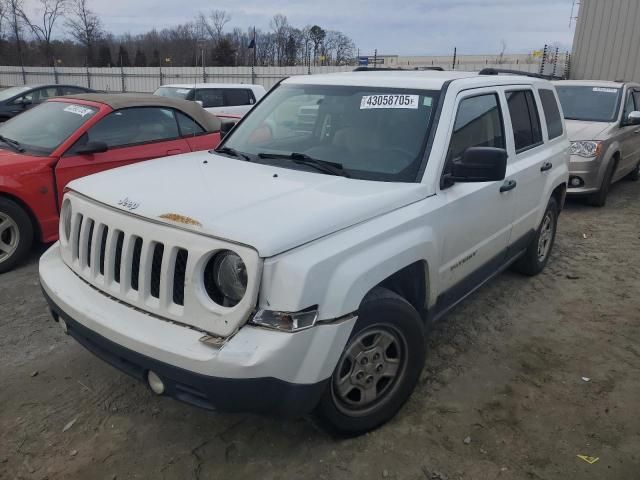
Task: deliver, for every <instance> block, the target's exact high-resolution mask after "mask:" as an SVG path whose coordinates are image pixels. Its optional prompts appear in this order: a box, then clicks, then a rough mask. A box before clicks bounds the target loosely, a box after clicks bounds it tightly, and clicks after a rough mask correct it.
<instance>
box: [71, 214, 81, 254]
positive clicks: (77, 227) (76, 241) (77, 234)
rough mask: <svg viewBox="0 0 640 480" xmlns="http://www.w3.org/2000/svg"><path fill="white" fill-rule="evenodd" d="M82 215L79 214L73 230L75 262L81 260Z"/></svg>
mask: <svg viewBox="0 0 640 480" xmlns="http://www.w3.org/2000/svg"><path fill="white" fill-rule="evenodd" d="M83 218H84V217H83V215H82V214H80V213H79V214H78V215H76V217H75V222H74V225H73V227H72V230H71V238H72V239H73V241H72V242H73V244H72V257H73V259H74V260H79V259H80V234H81V232H82V219H83Z"/></svg>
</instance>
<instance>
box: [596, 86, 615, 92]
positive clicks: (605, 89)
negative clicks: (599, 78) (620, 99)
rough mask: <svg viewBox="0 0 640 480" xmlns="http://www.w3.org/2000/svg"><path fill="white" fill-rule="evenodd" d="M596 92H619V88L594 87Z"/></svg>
mask: <svg viewBox="0 0 640 480" xmlns="http://www.w3.org/2000/svg"><path fill="white" fill-rule="evenodd" d="M593 91H594V92H602V93H618V89H617V88H603V87H593Z"/></svg>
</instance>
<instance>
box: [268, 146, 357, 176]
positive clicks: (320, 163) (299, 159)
mask: <svg viewBox="0 0 640 480" xmlns="http://www.w3.org/2000/svg"><path fill="white" fill-rule="evenodd" d="M258 157H260V158H274V159H280V158H282V159H286V160H291V161H292V162H294V163H297V164H299V165H308V166H310V167H313V168H315V169H316V170H319V171H321V172H323V173H328V174H329V175H336V176H340V177H347V178H350V175H349V174H348V173H347V172H346V170H345V169H344V167H343V166H342V164H341V163H335V162H328V161H326V160H319V159H317V158H313V157H310V156H309V155H307V154H306V153H297V152H293V153H290V154H288V155H286V154H282V153H259V154H258Z"/></svg>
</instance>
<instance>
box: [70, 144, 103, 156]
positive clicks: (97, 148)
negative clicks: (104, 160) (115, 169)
mask: <svg viewBox="0 0 640 480" xmlns="http://www.w3.org/2000/svg"><path fill="white" fill-rule="evenodd" d="M107 150H109V147H108V146H107V144H106V143H104V142H87V143H85V144H84V145H82V146H81V147H78V148H76V150H75V153H76V154H77V155H89V154H91V153H104V152H106V151H107Z"/></svg>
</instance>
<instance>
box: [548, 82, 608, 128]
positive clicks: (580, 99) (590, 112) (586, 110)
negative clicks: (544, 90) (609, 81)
mask: <svg viewBox="0 0 640 480" xmlns="http://www.w3.org/2000/svg"><path fill="white" fill-rule="evenodd" d="M556 90H557V91H558V97H560V104H561V105H562V110H563V111H564V118H566V119H567V120H585V121H591V122H614V121H615V120H616V116H617V114H618V105H619V104H620V101H619V98H620V89H619V88H611V87H593V86H583V85H573V86H568V85H567V86H558V85H556Z"/></svg>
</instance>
